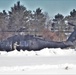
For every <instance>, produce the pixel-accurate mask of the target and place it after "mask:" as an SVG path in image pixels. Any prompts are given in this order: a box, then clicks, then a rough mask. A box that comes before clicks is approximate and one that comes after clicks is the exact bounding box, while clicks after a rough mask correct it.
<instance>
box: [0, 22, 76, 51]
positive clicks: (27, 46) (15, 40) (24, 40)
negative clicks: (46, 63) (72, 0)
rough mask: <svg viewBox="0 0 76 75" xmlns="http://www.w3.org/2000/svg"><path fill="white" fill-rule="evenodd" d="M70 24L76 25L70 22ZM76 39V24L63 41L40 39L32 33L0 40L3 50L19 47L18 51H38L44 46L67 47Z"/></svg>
mask: <svg viewBox="0 0 76 75" xmlns="http://www.w3.org/2000/svg"><path fill="white" fill-rule="evenodd" d="M68 24H70V25H72V26H75V25H73V24H71V23H69V22H68ZM75 40H76V26H75V27H74V31H73V32H72V33H71V35H70V36H69V38H68V39H67V40H66V41H63V42H55V41H48V40H45V39H40V38H38V37H34V36H32V35H14V36H12V37H9V38H7V39H6V40H3V41H0V50H1V51H7V52H9V51H13V50H15V49H17V50H18V51H20V50H21V49H22V50H28V51H31V50H33V51H37V50H41V49H43V48H62V49H63V48H67V47H71V46H73V42H74V41H75Z"/></svg>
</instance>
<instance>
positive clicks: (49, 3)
mask: <svg viewBox="0 0 76 75" xmlns="http://www.w3.org/2000/svg"><path fill="white" fill-rule="evenodd" d="M17 1H21V4H23V5H24V6H25V7H26V8H27V9H29V10H32V11H33V10H35V9H36V8H38V7H40V8H41V9H43V11H45V12H48V13H49V15H50V16H52V17H53V16H54V15H55V14H57V13H61V14H63V15H64V16H65V15H69V12H70V11H71V10H72V9H76V0H0V11H2V10H3V9H5V10H10V7H11V6H13V5H14V3H16V2H17Z"/></svg>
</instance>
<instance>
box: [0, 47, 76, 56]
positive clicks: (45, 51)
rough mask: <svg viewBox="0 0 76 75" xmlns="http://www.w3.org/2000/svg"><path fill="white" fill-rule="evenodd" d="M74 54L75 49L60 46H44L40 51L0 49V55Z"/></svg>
mask: <svg viewBox="0 0 76 75" xmlns="http://www.w3.org/2000/svg"><path fill="white" fill-rule="evenodd" d="M74 54H76V51H75V49H63V50H62V49H60V48H57V49H54V48H50V49H48V48H45V49H42V50H41V51H33V50H32V51H27V50H25V51H23V50H20V51H17V50H14V51H11V52H6V51H4V52H2V51H0V55H7V56H60V55H63V56H65V55H74Z"/></svg>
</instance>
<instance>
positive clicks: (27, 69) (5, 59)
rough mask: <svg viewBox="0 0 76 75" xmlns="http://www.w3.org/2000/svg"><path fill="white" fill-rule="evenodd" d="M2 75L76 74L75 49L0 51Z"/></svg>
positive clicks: (0, 70)
mask: <svg viewBox="0 0 76 75" xmlns="http://www.w3.org/2000/svg"><path fill="white" fill-rule="evenodd" d="M0 74H21V75H22V74H35V75H36V74H39V75H40V74H46V75H47V74H60V75H62V74H65V75H66V74H72V75H73V74H76V51H75V50H74V49H63V50H62V49H60V48H57V49H53V48H52V49H51V48H50V49H48V48H45V49H43V50H41V51H27V50H26V51H22V50H21V51H20V52H18V51H17V50H14V51H11V52H5V51H4V52H2V51H0Z"/></svg>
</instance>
